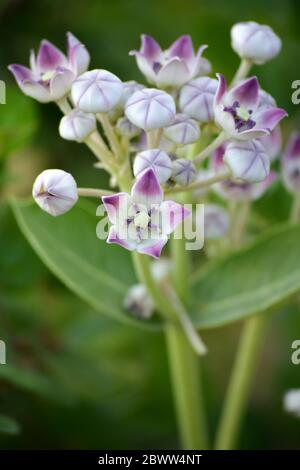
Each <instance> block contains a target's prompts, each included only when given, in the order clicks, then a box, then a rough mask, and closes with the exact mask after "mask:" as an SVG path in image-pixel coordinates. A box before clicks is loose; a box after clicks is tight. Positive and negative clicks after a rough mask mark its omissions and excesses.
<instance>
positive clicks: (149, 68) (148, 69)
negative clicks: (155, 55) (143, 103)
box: [131, 51, 156, 83]
mask: <svg viewBox="0 0 300 470" xmlns="http://www.w3.org/2000/svg"><path fill="white" fill-rule="evenodd" d="M133 52H134V51H132V54H131V55H135V58H136V63H137V66H138V68H139V69H140V71H141V72H142V74H143V75H145V77H146V78H147V80H148V81H149V82H150V83H155V79H156V74H155V72H154V69H153V63H152V61H151V60H149V59H147V58H146V57H145V56H143V55H142V54H141V53H140V52H134V53H133Z"/></svg>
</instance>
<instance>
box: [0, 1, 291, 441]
mask: <svg viewBox="0 0 300 470" xmlns="http://www.w3.org/2000/svg"><path fill="white" fill-rule="evenodd" d="M299 17H300V3H299V2H298V1H296V0H293V1H291V0H290V1H287V0H265V1H264V2H261V1H259V0H252V1H251V2H249V1H241V0H239V1H236V0H227V1H226V2H225V1H217V0H210V1H207V2H205V1H200V0H198V1H197V0H185V1H182V0H165V1H162V0H152V1H147V2H146V1H141V0H126V1H125V0H124V1H121V0H111V1H103V0H100V1H99V0H98V1H97V0H84V1H83V0H78V1H76V2H75V1H74V0H73V1H58V0H39V1H38V0H32V1H31V0H28V1H26V0H7V1H5V0H2V1H1V2H0V39H1V41H0V43H1V48H0V71H1V75H0V78H1V79H2V80H4V81H5V82H6V84H7V104H6V105H0V106H1V108H0V191H1V206H0V246H1V249H0V266H1V271H0V339H2V340H4V341H5V342H6V343H7V365H5V366H0V415H5V416H8V417H10V418H11V419H12V420H13V421H9V422H8V421H7V422H4V420H3V419H2V420H1V417H0V431H1V430H2V431H6V432H2V433H0V447H1V448H69V449H72V448H76V449H85V448H119V449H129V448H140V449H141V448H176V447H177V446H178V445H179V444H178V441H177V436H176V431H175V429H176V427H175V418H174V415H173V406H172V396H171V389H170V383H169V376H168V368H167V362H166V358H165V351H164V341H163V337H162V336H161V335H160V334H159V333H148V332H143V331H142V330H138V329H132V328H129V327H128V326H125V325H122V324H118V323H116V322H113V321H112V320H109V319H107V318H102V317H100V316H99V314H97V313H95V312H93V311H92V310H91V309H90V308H89V307H87V306H86V305H85V304H83V303H82V302H81V301H79V300H78V299H77V298H75V297H74V296H73V295H72V294H71V293H69V292H68V291H67V290H66V289H65V288H64V287H63V286H62V285H61V284H60V282H59V281H57V280H56V279H55V278H54V277H53V276H52V275H51V274H49V272H48V271H47V270H46V268H45V267H44V266H43V265H42V264H41V262H40V261H39V260H38V258H37V257H36V255H35V254H34V253H33V251H32V250H31V248H30V246H29V245H28V244H27V242H26V240H25V239H23V237H22V235H21V234H20V232H19V229H18V227H17V225H16V223H15V221H14V219H13V216H12V214H11V211H10V209H9V207H8V204H7V199H8V197H9V196H11V195H12V194H16V195H28V194H30V191H31V186H32V182H33V180H34V178H35V177H36V175H37V174H38V173H39V172H40V171H41V170H42V169H45V168H51V167H52V168H55V167H59V168H62V169H65V170H67V171H70V172H71V173H72V174H73V175H74V177H75V179H76V180H77V181H78V182H79V185H80V186H93V185H99V186H101V185H102V184H104V181H102V179H103V178H105V177H103V176H102V175H101V174H100V172H99V173H98V172H97V171H95V170H94V169H93V167H92V165H91V163H92V162H93V157H92V155H90V153H89V151H88V150H87V149H86V148H85V147H83V146H80V145H79V144H75V143H74V144H73V143H68V142H65V141H63V140H62V139H60V137H59V136H58V133H57V128H58V122H59V118H60V113H59V111H58V109H57V108H56V107H55V105H53V104H49V105H39V104H38V103H37V102H35V101H33V100H31V99H30V98H28V97H25V96H23V95H22V93H21V92H20V91H19V90H18V88H17V86H16V84H15V83H14V81H13V79H12V77H11V76H10V74H9V73H8V71H7V65H8V64H9V63H14V62H17V63H23V64H26V65H27V62H28V56H29V50H30V49H31V48H35V49H37V47H38V45H39V41H40V40H41V39H43V38H47V39H49V40H50V41H52V42H54V43H55V44H56V45H57V46H59V47H61V48H64V47H65V32H66V31H69V30H70V31H71V32H73V33H74V34H75V35H76V36H77V37H78V38H80V39H81V40H82V42H84V43H85V44H86V46H87V48H88V50H89V51H90V53H91V57H92V60H91V68H105V69H108V70H110V71H112V72H114V73H115V74H117V75H118V76H119V77H120V78H121V79H122V80H130V79H136V80H139V81H142V76H141V75H140V73H139V71H138V69H137V67H136V65H135V61H134V59H133V58H130V57H129V56H128V51H129V50H131V49H133V48H138V47H139V43H140V39H139V36H140V34H141V33H143V32H147V33H150V34H152V35H153V36H154V37H155V38H156V39H157V40H158V41H159V42H160V43H161V44H162V46H164V47H167V46H168V45H169V44H170V43H171V42H172V41H173V40H174V39H175V38H176V37H177V36H179V35H180V34H183V33H189V34H191V36H192V38H193V40H194V45H195V46H198V45H199V44H203V43H206V44H208V45H209V49H208V50H207V51H206V52H205V56H206V57H207V58H208V59H209V60H211V61H212V63H213V67H214V72H219V71H221V72H223V73H225V75H226V76H227V77H228V78H230V76H231V75H232V74H233V73H234V71H235V69H236V68H237V66H238V63H239V60H238V58H237V57H236V56H235V54H234V53H233V51H232V50H231V48H230V38H229V31H230V27H231V26H232V24H234V23H235V22H237V21H243V20H255V21H258V22H262V23H266V24H269V25H271V26H272V27H273V28H274V30H275V31H276V32H277V33H278V34H279V36H280V37H281V38H282V40H283V50H282V53H281V55H280V56H279V57H278V58H277V59H275V60H273V61H271V62H270V63H268V64H267V65H265V66H264V67H262V68H255V69H254V73H257V74H258V77H259V79H260V81H261V84H262V86H263V88H265V89H266V90H268V91H269V92H270V93H271V94H273V95H274V97H275V98H276V100H277V102H278V104H279V106H281V107H283V108H285V109H287V110H288V112H289V119H288V120H287V121H286V123H285V127H284V129H283V130H284V135H287V133H288V132H289V131H290V130H291V129H292V128H298V130H299V128H300V119H299V117H300V106H295V105H293V104H292V103H291V83H292V81H293V80H296V79H300V68H299V64H300V30H299V24H298V23H299V21H298V20H299ZM289 203H290V200H289V197H288V196H287V195H286V194H285V192H284V191H283V190H282V188H281V186H280V184H278V185H277V186H276V187H275V189H274V190H273V191H272V192H271V193H270V194H268V195H267V196H266V197H265V198H264V200H263V201H260V202H259V203H258V204H257V210H259V211H262V212H263V213H264V214H266V215H267V216H268V217H269V218H270V220H272V221H274V222H275V221H280V220H284V219H285V218H286V217H287V211H288V207H289ZM239 330H240V325H234V326H232V327H227V328H223V329H218V330H216V331H213V332H206V333H204V335H203V336H204V338H205V341H206V343H207V344H208V347H209V350H210V354H209V355H208V356H207V357H206V358H205V360H204V361H203V362H204V364H203V368H204V371H203V373H204V381H205V395H206V397H205V398H206V404H207V408H208V414H209V420H210V421H209V425H210V429H211V430H214V428H215V426H216V422H217V419H218V416H219V412H220V407H221V404H222V399H223V396H224V391H225V386H226V383H227V380H228V374H229V372H230V366H231V363H232V359H233V353H234V350H235V347H236V344H237V341H238V335H239ZM299 332H300V316H299V312H298V307H297V306H296V305H295V306H294V305H291V306H290V307H289V308H286V309H284V310H283V311H282V312H281V313H280V314H279V315H277V316H276V317H274V319H273V320H272V322H270V325H269V329H268V333H267V335H266V338H265V342H264V346H263V351H262V354H261V359H260V363H259V367H258V370H257V375H256V379H255V381H254V386H253V389H252V397H251V403H250V406H249V409H248V413H247V416H246V420H245V424H244V427H243V433H242V439H241V447H242V448H257V449H259V448H274V449H275V448H299V446H300V421H299V420H296V419H295V418H292V417H290V416H288V415H286V414H285V413H284V412H283V409H282V396H283V393H284V392H285V391H286V390H287V389H289V388H299V387H300V373H299V372H300V366H295V365H292V363H291V361H290V355H291V348H290V347H291V343H292V341H293V340H294V339H297V334H298V337H299V336H300V333H299ZM162 358H164V359H163V360H162ZM220 358H222V360H220ZM1 423H2V425H1Z"/></svg>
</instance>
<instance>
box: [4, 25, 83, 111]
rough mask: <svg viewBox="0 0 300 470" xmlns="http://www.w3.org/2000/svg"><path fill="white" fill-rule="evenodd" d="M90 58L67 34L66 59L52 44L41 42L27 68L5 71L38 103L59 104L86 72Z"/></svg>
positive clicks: (20, 67)
mask: <svg viewBox="0 0 300 470" xmlns="http://www.w3.org/2000/svg"><path fill="white" fill-rule="evenodd" d="M89 62H90V56H89V53H88V52H87V50H86V48H85V46H84V45H83V44H81V42H80V41H78V39H77V38H76V37H75V36H73V34H71V33H68V34H67V56H66V55H65V54H63V53H62V52H61V51H60V50H59V49H58V48H57V47H55V46H54V45H53V44H52V43H51V42H49V41H47V40H43V41H42V42H41V45H40V48H39V50H38V54H37V56H36V57H35V54H34V51H31V54H30V68H28V67H25V66H23V65H19V64H11V65H10V66H9V67H8V68H9V70H10V71H11V72H12V74H13V75H14V77H15V79H16V81H17V83H18V85H19V87H20V89H21V90H22V91H23V93H25V95H28V96H31V97H32V98H34V99H36V100H37V101H39V102H41V103H48V102H50V101H58V100H59V99H61V98H62V97H63V96H65V95H66V94H67V93H68V92H69V91H70V89H71V85H72V83H73V81H74V80H75V78H76V77H77V76H78V75H80V74H82V73H83V72H85V71H86V70H87V68H88V66H89Z"/></svg>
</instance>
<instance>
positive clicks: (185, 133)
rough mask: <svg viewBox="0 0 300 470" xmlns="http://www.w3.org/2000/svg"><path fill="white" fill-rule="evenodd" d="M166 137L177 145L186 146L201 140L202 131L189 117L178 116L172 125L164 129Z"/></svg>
mask: <svg viewBox="0 0 300 470" xmlns="http://www.w3.org/2000/svg"><path fill="white" fill-rule="evenodd" d="M164 135H165V136H166V137H167V139H169V140H171V141H172V142H174V143H175V144H178V145H186V144H191V143H193V142H196V140H198V139H199V137H200V129H199V126H198V124H197V123H196V121H194V120H193V119H191V118H190V117H189V116H187V115H185V114H176V116H175V119H174V121H173V122H172V124H170V126H168V127H166V128H165V129H164Z"/></svg>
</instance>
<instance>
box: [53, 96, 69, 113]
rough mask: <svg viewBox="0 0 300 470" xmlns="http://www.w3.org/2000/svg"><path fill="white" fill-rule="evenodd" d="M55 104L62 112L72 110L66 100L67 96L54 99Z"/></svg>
mask: <svg viewBox="0 0 300 470" xmlns="http://www.w3.org/2000/svg"><path fill="white" fill-rule="evenodd" d="M56 104H57V106H58V107H59V109H60V110H61V112H62V113H63V114H68V113H70V112H71V111H72V107H71V105H70V103H69V101H68V98H67V97H66V96H64V97H63V98H61V99H60V100H58V101H56Z"/></svg>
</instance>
